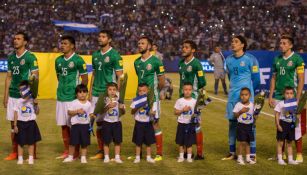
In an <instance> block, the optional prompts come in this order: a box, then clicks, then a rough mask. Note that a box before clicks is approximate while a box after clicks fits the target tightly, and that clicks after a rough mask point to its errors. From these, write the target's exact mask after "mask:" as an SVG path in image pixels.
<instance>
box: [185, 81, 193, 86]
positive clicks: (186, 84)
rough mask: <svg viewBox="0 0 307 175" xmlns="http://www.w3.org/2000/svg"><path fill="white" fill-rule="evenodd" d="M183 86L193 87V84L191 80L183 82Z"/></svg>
mask: <svg viewBox="0 0 307 175" xmlns="http://www.w3.org/2000/svg"><path fill="white" fill-rule="evenodd" d="M183 86H192V87H193V84H192V83H191V82H184V83H183Z"/></svg>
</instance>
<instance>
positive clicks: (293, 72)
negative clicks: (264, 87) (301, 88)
mask: <svg viewBox="0 0 307 175" xmlns="http://www.w3.org/2000/svg"><path fill="white" fill-rule="evenodd" d="M304 65H305V64H304V60H303V59H302V58H301V57H300V55H298V54H296V53H294V52H292V54H291V55H290V56H289V57H288V58H284V57H283V56H282V55H279V56H277V57H276V58H275V59H274V62H273V66H272V73H273V74H275V75H276V83H275V99H276V100H282V99H283V91H284V89H285V87H287V86H290V87H293V88H295V90H296V87H297V83H298V80H297V74H300V73H304V70H305V68H304Z"/></svg>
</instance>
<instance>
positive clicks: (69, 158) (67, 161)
mask: <svg viewBox="0 0 307 175" xmlns="http://www.w3.org/2000/svg"><path fill="white" fill-rule="evenodd" d="M73 161H74V159H73V158H71V157H66V158H65V159H64V160H63V163H69V162H73Z"/></svg>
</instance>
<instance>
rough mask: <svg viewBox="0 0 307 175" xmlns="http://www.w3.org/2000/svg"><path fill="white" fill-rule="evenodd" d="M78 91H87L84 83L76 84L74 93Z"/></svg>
mask: <svg viewBox="0 0 307 175" xmlns="http://www.w3.org/2000/svg"><path fill="white" fill-rule="evenodd" d="M79 92H86V93H88V89H87V86H86V85H84V84H79V85H77V87H76V89H75V93H76V94H77V93H79Z"/></svg>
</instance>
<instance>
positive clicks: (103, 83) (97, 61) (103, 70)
mask: <svg viewBox="0 0 307 175" xmlns="http://www.w3.org/2000/svg"><path fill="white" fill-rule="evenodd" d="M111 42H112V33H111V31H109V30H102V31H100V32H99V35H98V43H99V47H100V49H99V50H97V51H95V52H94V53H93V54H92V65H93V73H92V79H91V84H90V91H89V101H91V102H92V105H93V107H95V105H96V103H97V101H98V97H99V95H100V94H101V93H105V91H106V89H107V84H109V83H112V82H113V83H117V86H118V89H119V84H120V83H119V77H120V76H121V75H122V74H123V59H122V58H121V56H120V55H119V53H118V52H117V51H116V50H115V49H114V48H113V47H112V46H111ZM102 123H103V116H102V115H99V114H98V116H97V118H96V124H97V129H96V137H97V143H98V151H97V153H96V155H95V156H93V157H90V159H102V158H103V140H102V133H101V126H102Z"/></svg>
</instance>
